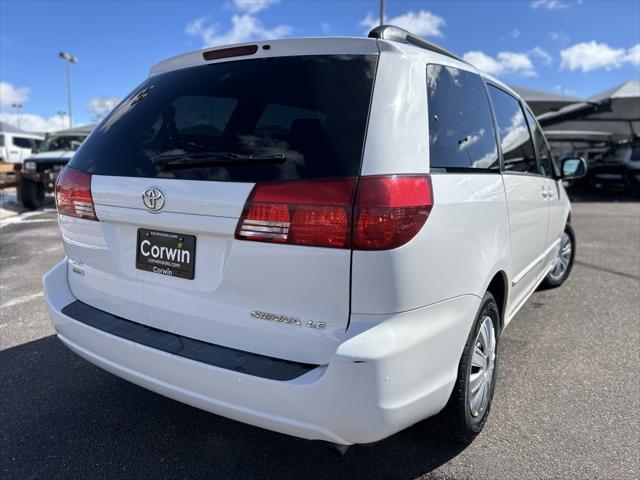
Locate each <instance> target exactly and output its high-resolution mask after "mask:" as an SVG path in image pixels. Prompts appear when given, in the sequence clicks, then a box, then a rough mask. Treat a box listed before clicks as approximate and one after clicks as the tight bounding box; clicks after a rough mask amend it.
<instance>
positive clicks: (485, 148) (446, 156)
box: [427, 65, 500, 172]
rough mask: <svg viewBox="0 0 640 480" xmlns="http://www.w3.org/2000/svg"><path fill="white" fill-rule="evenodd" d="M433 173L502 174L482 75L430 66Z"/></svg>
mask: <svg viewBox="0 0 640 480" xmlns="http://www.w3.org/2000/svg"><path fill="white" fill-rule="evenodd" d="M427 97H428V109H429V159H430V168H431V170H432V171H434V170H435V171H437V170H444V171H449V172H450V171H459V170H463V171H467V170H470V169H474V170H477V171H482V170H485V171H486V170H489V171H491V170H493V171H496V172H497V171H499V170H500V161H499V157H498V147H497V144H496V135H495V130H494V127H493V118H492V116H491V108H490V106H489V99H488V98H487V93H486V90H485V87H484V82H483V81H482V79H481V78H480V76H479V75H476V74H475V73H471V72H466V71H464V70H459V69H457V68H452V67H448V66H443V65H428V66H427Z"/></svg>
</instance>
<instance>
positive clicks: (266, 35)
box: [185, 14, 292, 47]
mask: <svg viewBox="0 0 640 480" xmlns="http://www.w3.org/2000/svg"><path fill="white" fill-rule="evenodd" d="M291 31H292V28H291V27H290V26H289V25H278V26H277V27H274V28H271V29H269V28H265V26H264V25H263V24H262V22H261V21H260V19H258V18H257V17H255V16H253V15H250V14H242V15H234V16H233V17H231V29H230V30H228V31H226V32H221V31H220V25H219V24H207V18H206V17H201V18H198V19H196V20H194V21H193V22H191V23H189V24H187V26H186V28H185V33H186V34H187V35H191V36H195V37H200V38H201V40H202V45H203V47H212V46H216V45H225V44H230V43H242V42H248V41H250V40H272V39H274V38H281V37H285V36H287V35H289V34H290V33H291Z"/></svg>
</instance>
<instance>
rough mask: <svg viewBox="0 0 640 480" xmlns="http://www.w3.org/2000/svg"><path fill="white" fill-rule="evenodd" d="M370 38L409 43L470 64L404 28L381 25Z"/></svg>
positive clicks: (371, 32) (370, 33) (372, 31)
mask: <svg viewBox="0 0 640 480" xmlns="http://www.w3.org/2000/svg"><path fill="white" fill-rule="evenodd" d="M369 38H380V39H382V40H391V41H393V42H402V43H409V44H411V45H415V46H416V47H420V48H424V49H425V50H430V51H432V52H436V53H440V54H442V55H446V56H447V57H451V58H455V59H456V60H458V61H460V62H464V63H467V64H468V63H469V62H466V61H465V60H463V59H462V58H460V57H459V56H457V55H455V54H454V53H451V52H450V51H449V50H445V49H444V48H442V47H441V46H439V45H436V44H435V43H431V42H428V41H427V40H423V39H422V38H420V37H416V36H415V35H414V34H413V33H411V32H407V31H406V30H404V29H403V28H400V27H396V26H394V25H380V26H379V27H376V28H374V29H373V30H371V31H370V32H369Z"/></svg>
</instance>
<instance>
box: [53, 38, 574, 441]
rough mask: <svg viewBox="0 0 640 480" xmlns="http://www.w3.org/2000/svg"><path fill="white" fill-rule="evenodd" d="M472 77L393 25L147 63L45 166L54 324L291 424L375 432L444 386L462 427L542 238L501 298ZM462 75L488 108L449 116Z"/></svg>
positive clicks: (134, 364) (146, 378)
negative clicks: (59, 256)
mask: <svg viewBox="0 0 640 480" xmlns="http://www.w3.org/2000/svg"><path fill="white" fill-rule="evenodd" d="M486 81H488V80H487V79H486V78H485V77H481V76H480V75H479V74H478V72H477V71H476V70H475V69H474V68H473V67H471V66H470V65H468V64H466V63H464V62H462V61H461V60H460V59H457V58H456V57H455V56H454V55H452V54H449V53H448V52H446V51H444V50H442V49H440V48H439V47H436V46H434V45H431V44H428V43H426V42H423V41H421V40H420V39H417V38H416V37H413V36H412V35H410V34H408V33H406V32H403V31H402V30H399V29H395V28H393V27H385V28H382V29H377V30H374V32H372V35H371V38H366V39H365V38H363V39H347V38H342V39H331V38H329V39H298V40H278V41H269V42H259V43H256V44H246V45H238V46H233V47H228V48H217V49H211V50H205V51H199V52H193V53H189V54H186V55H182V56H178V57H175V58H172V59H169V60H167V61H165V62H162V63H160V64H158V65H156V66H155V67H153V69H152V70H151V74H150V76H149V78H148V79H147V80H146V81H144V82H143V83H142V84H141V85H140V86H139V87H137V88H136V89H135V90H134V91H133V92H132V93H131V94H129V95H128V96H127V97H126V98H125V99H124V100H123V101H122V102H121V103H120V104H119V105H118V106H117V107H116V108H115V110H114V111H113V112H111V114H110V115H109V116H108V117H107V118H105V119H104V120H103V121H102V122H101V123H100V124H99V125H98V126H97V127H96V128H95V130H94V131H93V133H92V134H91V135H90V136H89V138H88V139H87V140H86V141H85V142H84V144H83V145H82V146H81V147H80V149H79V150H78V151H77V153H76V154H75V156H74V157H73V159H72V160H71V162H70V163H69V165H68V167H67V168H66V169H65V170H64V172H63V173H62V175H61V176H60V178H59V180H58V184H57V191H56V201H57V208H58V212H59V223H60V229H61V232H62V237H63V241H64V247H65V252H66V258H65V260H64V261H63V262H61V263H60V264H59V265H57V266H56V267H55V268H54V269H53V270H52V271H51V272H50V273H49V274H47V276H46V277H45V279H44V284H45V292H46V296H47V301H48V306H49V312H50V316H51V318H52V321H53V323H54V325H55V328H56V330H57V332H58V336H59V338H60V339H61V340H62V341H63V342H64V343H65V344H66V345H67V346H68V347H69V348H71V349H72V350H74V351H75V352H77V353H78V354H80V355H81V356H83V357H84V358H86V359H87V360H89V361H91V362H92V363H95V364H96V365H99V366H101V367H102V368H104V369H106V370H108V371H110V372H112V373H114V374H116V375H118V376H120V377H122V378H125V379H127V380H130V381H132V382H134V383H137V384H139V385H142V386H144V387H146V388H149V389H151V390H153V391H156V392H159V393H161V394H163V395H166V396H168V397H171V398H174V399H177V400H179V401H182V402H185V403H188V404H190V405H193V406H196V407H199V408H202V409H205V410H207V411H210V412H213V413H217V414H220V415H224V416H226V417H229V418H234V419H237V420H240V421H243V422H247V423H250V424H253V425H257V426H261V427H264V428H269V429H272V430H276V431H279V432H283V433H287V434H290V435H295V436H299V437H303V438H307V439H314V440H324V441H328V442H331V443H334V444H340V445H349V444H352V443H367V442H373V441H376V440H379V439H381V438H384V437H387V436H389V435H391V434H392V433H394V432H397V431H399V430H401V429H403V428H405V427H407V426H409V425H411V424H414V423H416V422H418V421H420V420H422V419H424V418H427V417H429V416H431V415H434V414H436V413H438V412H439V411H441V410H442V409H443V408H445V406H446V407H447V409H448V411H449V414H450V418H451V419H452V420H451V423H452V424H455V425H454V427H455V428H454V430H456V431H457V433H458V434H459V435H458V436H459V437H463V438H466V439H469V438H472V437H473V436H474V435H475V434H477V433H478V432H479V431H480V430H481V428H482V426H483V424H484V421H485V420H486V415H487V414H488V410H489V406H490V403H491V396H492V393H493V387H494V381H493V380H494V378H495V373H494V366H495V358H496V355H497V338H498V336H499V332H500V329H501V328H502V326H503V325H504V324H505V323H506V322H507V321H508V320H510V319H511V317H512V316H513V315H514V314H515V312H516V311H517V309H518V308H519V306H520V305H521V304H522V302H523V301H524V300H526V297H528V295H529V294H530V293H531V291H532V289H535V287H536V286H537V284H538V283H539V282H540V281H542V280H543V279H544V275H546V273H547V271H546V270H545V269H548V265H550V263H549V262H551V261H552V260H554V259H555V258H556V257H555V256H556V253H557V252H558V247H557V245H556V243H557V242H556V243H554V244H553V245H554V246H553V248H551V247H550V248H547V247H546V246H543V243H542V241H541V243H540V245H539V247H540V248H543V247H544V248H545V249H547V250H546V251H547V253H546V256H545V257H544V259H543V260H544V261H543V263H544V265H542V264H540V265H536V266H535V269H533V270H532V269H531V268H529V271H530V272H532V273H531V275H532V276H530V277H526V278H525V281H523V282H520V283H519V286H518V287H514V292H515V293H514V296H513V297H509V295H510V292H509V291H508V289H509V285H510V282H509V281H508V278H509V277H510V276H511V274H512V271H511V265H512V262H511V257H510V249H509V245H510V243H511V240H510V231H509V219H508V209H507V206H506V203H507V198H506V196H507V195H508V192H507V193H505V192H506V190H505V184H506V183H505V182H507V180H503V176H504V175H503V173H504V172H503V170H504V169H505V168H507V167H505V166H504V165H505V162H504V161H503V157H504V158H505V161H506V157H507V154H506V153H505V152H506V150H505V149H506V147H505V145H506V144H505V143H504V142H503V145H500V147H498V145H497V143H496V142H497V139H498V138H499V134H497V133H494V124H497V123H496V120H494V117H493V113H492V112H493V110H492V108H491V107H490V102H489V99H488V97H487V90H486V89H485V88H486V87H485V84H484V82H486ZM491 81H494V80H491ZM495 82H496V85H498V84H497V81H495ZM500 88H506V87H504V86H500ZM456 89H460V90H459V91H458V90H456ZM441 93H442V94H446V95H448V97H447V98H448V100H447V101H446V102H444V103H440V104H437V103H436V102H437V99H438V98H439V96H440V95H441ZM467 95H470V97H469V98H472V99H473V102H474V104H473V105H471V107H470V108H471V110H472V111H473V112H474V113H473V115H474V117H473V118H474V121H475V119H476V118H477V119H478V122H480V121H482V122H485V123H484V126H483V128H476V127H475V126H474V127H473V128H471V127H469V128H470V130H469V132H468V133H465V134H464V136H462V137H459V136H457V132H455V130H454V129H452V128H453V127H451V128H449V127H446V128H445V125H447V122H449V121H450V118H449V117H448V114H447V113H446V112H447V110H446V109H447V108H449V109H450V110H451V109H453V110H452V111H454V110H455V112H458V113H454V114H453V115H459V114H461V113H460V112H462V110H461V109H462V108H463V107H456V105H457V104H456V101H458V102H460V101H463V100H464V98H467V97H466V96H467ZM456 98H457V100H456ZM464 101H466V100H464ZM514 102H515V105H518V100H517V98H515V97H514ZM438 108H443V109H444V110H442V113H439V112H440V111H439V110H437V109H438ZM518 108H520V107H518ZM456 109H457V110H456ZM428 111H431V112H432V114H428ZM498 113H499V112H498ZM452 118H453V117H452ZM464 118H467V117H465V116H460V117H459V118H458V119H455V118H454V120H455V122H454V125H461V126H464V125H466V124H465V123H464V122H465V121H466V120H463V119H464ZM469 118H470V117H469ZM524 119H525V117H524V115H523V116H522V121H523V122H524V121H525V120H524ZM525 125H526V124H525ZM441 126H442V130H438V129H439V128H440V127H441ZM461 128H462V127H461ZM465 128H466V127H465ZM495 128H498V127H495ZM525 129H526V126H525ZM438 131H441V133H436V132H438ZM498 131H499V129H498V130H496V132H498ZM474 132H475V133H474ZM516 133H518V134H521V133H522V130H519V131H518V132H516ZM473 135H476V136H477V138H475V137H474V136H473ZM505 138H506V137H505ZM516 140H517V138H516ZM510 141H511V142H512V143H513V139H511V140H510ZM438 142H453V143H452V145H453V147H452V148H451V149H450V150H448V151H449V152H450V153H448V154H447V155H446V156H444V157H437V156H436V154H435V153H434V152H436V148H437V147H438V145H440V143H438ZM532 151H533V150H532ZM536 151H537V150H536ZM430 152H431V160H430ZM472 156H477V157H478V158H480V157H481V159H480V160H479V161H478V162H474V163H473V164H471V162H472ZM445 157H446V158H445ZM457 159H461V160H460V161H461V162H467V161H468V162H470V163H469V164H466V163H465V165H466V166H459V165H458V166H456V165H453V164H447V162H449V161H451V162H453V161H457ZM518 161H520V160H518ZM533 161H534V162H535V161H536V159H535V157H534V159H533ZM439 162H440V163H439ZM430 163H431V165H430ZM514 165H515V164H514ZM552 183H553V182H552ZM536 188H538V187H536ZM545 192H546V190H545ZM540 201H542V200H540ZM540 205H543V204H542V203H541V204H540ZM544 205H545V207H544V208H547V207H548V206H549V204H548V203H547V204H544ZM563 205H564V204H563ZM536 208H538V207H536ZM541 209H542V207H541V206H540V208H538V209H537V210H535V211H536V212H542V210H541ZM546 212H547V210H545V213H544V215H545V216H544V217H542V216H541V215H542V213H540V216H539V219H540V222H542V220H544V233H545V235H546V234H547V223H548V222H547V218H548V217H547V216H546V215H547V213H546ZM540 225H542V223H540ZM550 228H551V227H550ZM559 235H560V234H559V233H558V236H559ZM540 238H541V237H540ZM554 241H555V240H554ZM544 242H545V245H546V238H545V240H544ZM558 242H559V240H558ZM536 248H537V247H536ZM530 250H531V249H530ZM531 251H532V252H534V250H531ZM527 255H528V253H527ZM535 255H537V256H539V254H538V253H535ZM522 258H525V257H522ZM526 258H528V257H526ZM541 258H542V257H541ZM518 259H520V257H518ZM518 261H519V260H518ZM523 261H524V260H523ZM527 268H528V267H527ZM514 275H515V274H514ZM521 287H522V288H521ZM525 287H526V288H525ZM487 295H488V296H487ZM508 298H512V299H513V302H512V303H511V304H509V303H508V302H507V299H508ZM474 349H475V350H474ZM474 352H475V353H474ZM474 362H475V363H474ZM467 365H469V366H468V369H467ZM463 370H464V371H463ZM467 370H468V371H467ZM461 379H462V380H461ZM460 382H463V383H460ZM465 382H466V383H465ZM458 385H463V387H464V385H468V386H469V387H468V391H467V390H465V391H464V392H462V393H460V392H458V388H460V387H458ZM464 388H467V387H464ZM452 392H453V393H452ZM461 395H462V397H460V396H461ZM467 397H468V398H469V402H467V400H461V402H462V403H464V404H465V405H467V404H466V403H465V402H467V403H468V408H467V406H465V407H464V408H463V409H462V410H460V408H459V405H458V403H459V402H458V400H459V398H464V399H467Z"/></svg>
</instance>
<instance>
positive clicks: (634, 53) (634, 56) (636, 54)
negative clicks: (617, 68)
mask: <svg viewBox="0 0 640 480" xmlns="http://www.w3.org/2000/svg"><path fill="white" fill-rule="evenodd" d="M622 60H623V61H625V62H629V63H630V64H631V65H635V66H636V67H640V43H638V44H637V45H636V46H634V47H631V48H630V49H629V50H627V54H626V55H625V56H624V57H623V59H622Z"/></svg>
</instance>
